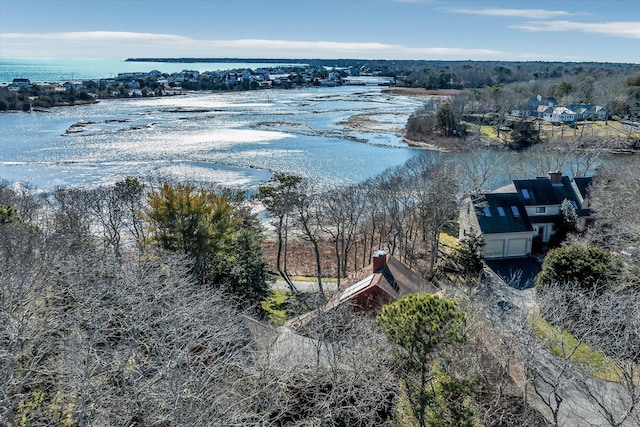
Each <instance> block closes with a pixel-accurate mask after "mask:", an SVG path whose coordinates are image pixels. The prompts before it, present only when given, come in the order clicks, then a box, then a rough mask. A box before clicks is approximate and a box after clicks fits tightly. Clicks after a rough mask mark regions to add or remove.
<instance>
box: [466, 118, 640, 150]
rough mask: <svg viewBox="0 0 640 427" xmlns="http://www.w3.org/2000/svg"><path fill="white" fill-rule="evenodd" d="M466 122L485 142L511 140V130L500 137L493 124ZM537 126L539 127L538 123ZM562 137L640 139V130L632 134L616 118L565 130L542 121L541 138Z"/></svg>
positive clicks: (499, 142)
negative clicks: (480, 124) (479, 124)
mask: <svg viewBox="0 0 640 427" xmlns="http://www.w3.org/2000/svg"><path fill="white" fill-rule="evenodd" d="M466 124H467V128H468V129H469V131H470V132H479V133H480V139H481V140H482V141H484V142H485V143H489V144H498V145H500V144H505V143H506V142H505V141H510V140H511V132H507V131H501V132H500V138H498V134H497V132H496V130H495V128H494V127H493V126H491V125H482V126H478V125H476V124H472V123H466ZM535 126H536V127H537V124H536V125H535ZM561 137H562V138H563V139H565V140H574V139H576V140H578V139H580V137H582V138H583V139H594V138H595V139H617V140H626V139H627V138H628V137H630V138H631V139H633V140H636V139H640V132H638V131H636V132H632V133H631V135H629V127H628V126H626V125H623V124H621V123H619V122H617V121H614V120H609V122H608V123H606V124H605V122H604V121H593V122H589V121H587V122H577V123H576V125H575V129H574V128H571V127H569V126H567V125H565V126H564V130H563V126H554V125H553V124H551V122H542V126H541V127H540V139H541V140H542V141H547V140H549V139H559V138H561Z"/></svg>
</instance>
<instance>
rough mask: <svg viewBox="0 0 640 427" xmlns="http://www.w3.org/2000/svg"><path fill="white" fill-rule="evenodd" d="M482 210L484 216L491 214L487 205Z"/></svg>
mask: <svg viewBox="0 0 640 427" xmlns="http://www.w3.org/2000/svg"><path fill="white" fill-rule="evenodd" d="M483 212H484V216H491V211H490V210H489V208H488V207H487V208H484V209H483Z"/></svg>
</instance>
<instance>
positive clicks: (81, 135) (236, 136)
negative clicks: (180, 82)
mask: <svg viewBox="0 0 640 427" xmlns="http://www.w3.org/2000/svg"><path fill="white" fill-rule="evenodd" d="M420 105H421V102H419V101H416V100H413V99H410V98H406V97H399V96H390V95H385V94H382V93H381V92H380V89H379V88H377V87H366V88H363V87H341V88H313V89H300V90H289V91H285V90H268V91H250V92H240V93H233V94H231V93H228V94H226V93H223V94H204V93H201V94H193V95H185V96H175V97H165V98H146V99H138V100H108V101H101V102H100V103H98V104H94V105H88V106H78V107H63V108H54V109H51V110H50V111H49V112H31V113H22V112H12V113H2V114H0V121H1V126H0V177H1V178H2V179H5V180H9V181H12V182H29V183H31V184H32V185H34V186H36V187H38V188H40V189H52V188H54V187H56V186H69V185H95V184H106V183H112V182H115V181H117V180H120V179H122V178H124V177H126V176H130V175H158V176H166V177H174V178H178V179H187V180H191V181H196V182H206V183H215V184H223V185H231V186H240V187H253V186H255V185H256V184H257V183H260V182H262V181H264V180H267V179H269V178H270V177H271V175H272V172H287V173H294V174H298V175H302V176H306V177H309V178H312V179H316V180H319V181H322V182H325V183H329V182H331V183H350V182H361V181H363V180H365V179H367V178H369V177H372V176H374V175H376V174H379V173H380V172H382V171H384V170H385V169H386V168H389V167H392V166H396V165H400V164H402V163H404V162H405V161H406V160H407V159H409V158H411V157H412V156H415V155H416V154H417V153H418V151H417V150H413V149H410V148H407V146H406V144H405V143H404V142H402V140H401V138H400V137H399V136H398V134H397V131H398V129H400V128H402V127H403V126H404V124H405V122H406V120H407V118H408V116H409V114H411V112H412V111H414V110H415V109H416V108H417V107H418V106H420ZM358 114H364V115H366V117H367V118H369V119H370V120H374V121H375V127H376V132H375V133H367V132H363V131H352V130H346V129H345V127H344V126H343V125H341V124H340V122H341V121H343V120H345V119H348V118H349V117H351V116H353V115H358Z"/></svg>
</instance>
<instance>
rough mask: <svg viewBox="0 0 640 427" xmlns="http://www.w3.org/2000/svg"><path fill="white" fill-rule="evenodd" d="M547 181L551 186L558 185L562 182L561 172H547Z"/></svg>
mask: <svg viewBox="0 0 640 427" xmlns="http://www.w3.org/2000/svg"><path fill="white" fill-rule="evenodd" d="M549 180H550V181H551V183H552V184H560V183H561V182H562V172H560V171H555V172H549Z"/></svg>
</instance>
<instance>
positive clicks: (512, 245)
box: [507, 238, 527, 256]
mask: <svg viewBox="0 0 640 427" xmlns="http://www.w3.org/2000/svg"><path fill="white" fill-rule="evenodd" d="M526 254H527V239H526V238H525V239H510V240H508V241H507V256H524V255H526Z"/></svg>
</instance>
